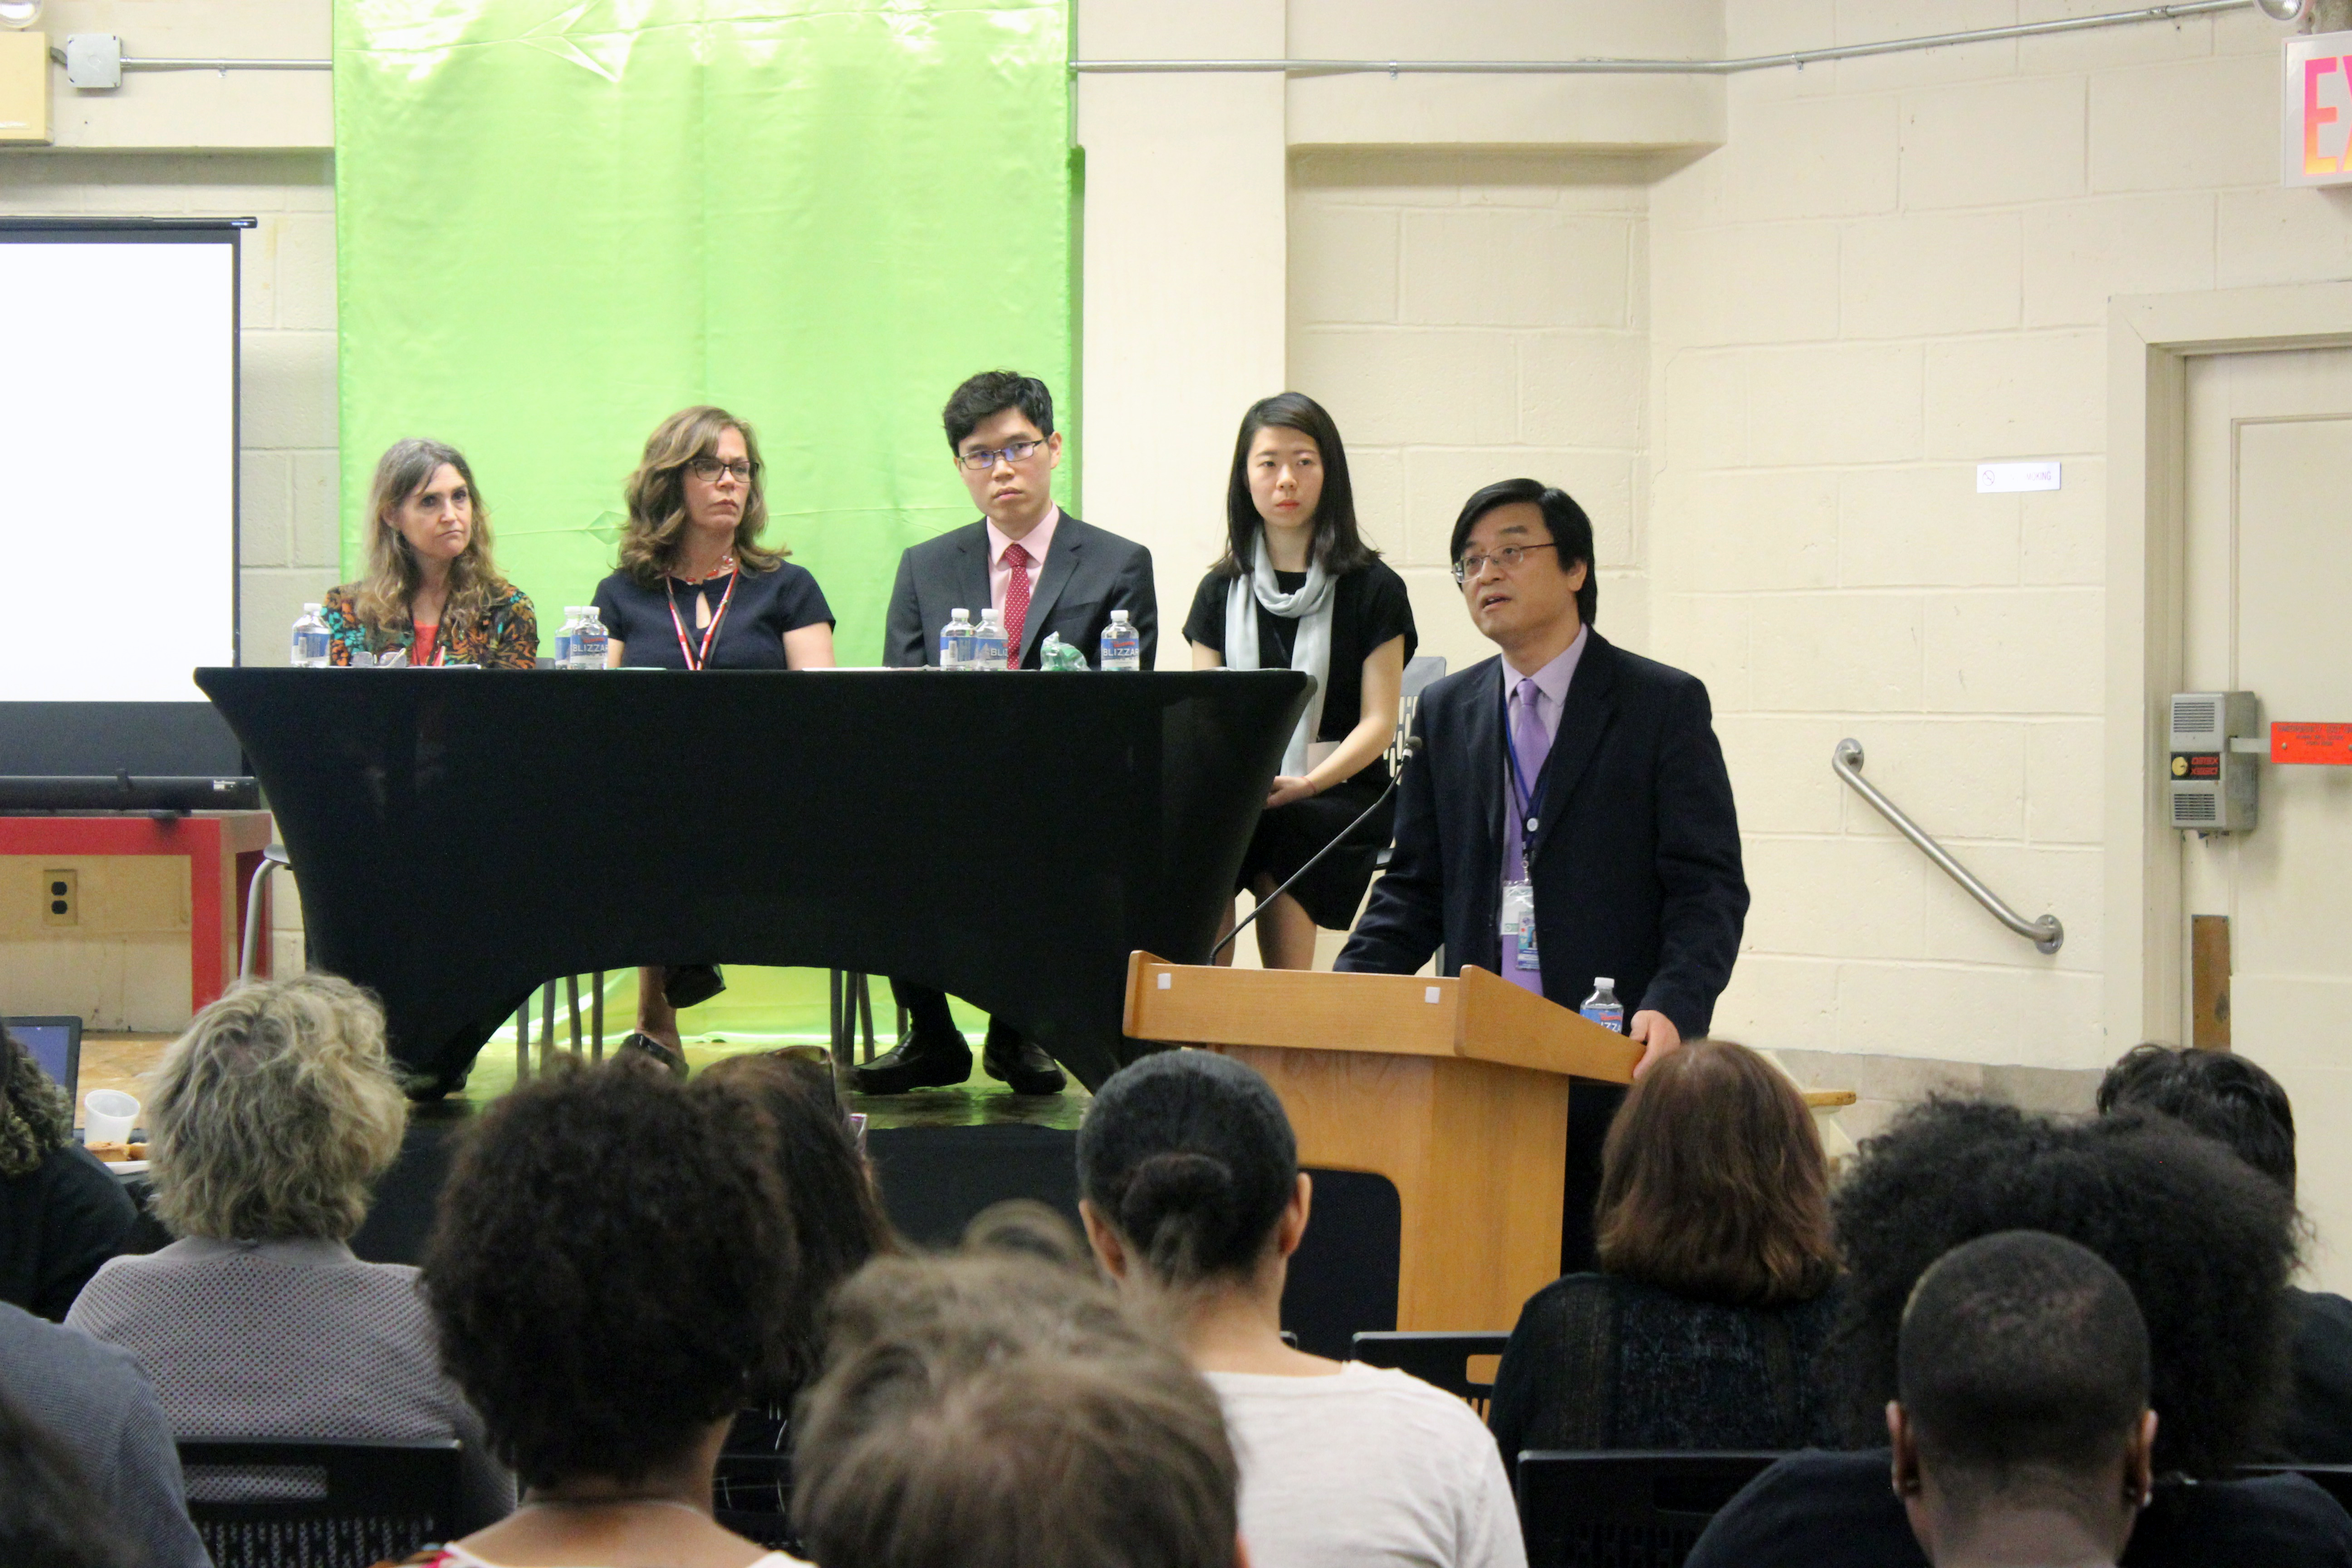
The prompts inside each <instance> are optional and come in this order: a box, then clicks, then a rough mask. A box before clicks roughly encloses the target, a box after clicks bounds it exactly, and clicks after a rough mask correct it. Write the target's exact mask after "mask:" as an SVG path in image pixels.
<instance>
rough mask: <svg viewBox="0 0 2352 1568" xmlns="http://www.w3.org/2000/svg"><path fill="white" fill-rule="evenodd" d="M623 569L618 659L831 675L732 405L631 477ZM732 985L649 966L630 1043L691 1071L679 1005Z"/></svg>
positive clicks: (820, 630)
mask: <svg viewBox="0 0 2352 1568" xmlns="http://www.w3.org/2000/svg"><path fill="white" fill-rule="evenodd" d="M628 501H629V521H628V523H627V525H626V527H625V531H623V533H622V535H621V564H620V569H619V570H618V571H615V572H614V574H612V575H611V576H609V577H607V578H605V579H604V582H602V583H600V584H597V585H596V597H595V605H596V613H597V615H598V616H599V617H600V618H602V619H603V621H604V629H605V632H606V633H607V635H608V637H609V640H608V641H607V643H606V645H605V650H604V662H605V663H606V664H607V665H612V666H619V665H624V664H626V665H632V666H635V667H638V668H660V669H689V670H694V669H830V668H833V611H832V609H831V608H830V607H829V606H828V605H826V604H825V602H824V590H823V589H821V588H819V587H818V586H817V585H816V579H815V578H814V577H812V576H811V575H809V574H808V573H807V571H806V570H804V569H803V568H802V567H799V566H795V565H793V563H791V562H789V561H787V560H785V559H784V557H785V556H786V555H787V554H789V553H790V552H789V551H786V550H783V549H781V548H778V549H769V548H767V547H765V546H763V545H762V544H761V542H760V535H761V532H762V531H765V530H766V528H767V526H768V503H767V500H766V499H765V498H764V497H763V496H762V495H761V491H760V443H759V439H758V437H755V436H753V435H752V434H751V426H749V425H746V424H744V423H743V421H741V420H740V419H738V418H736V417H735V416H733V415H731V414H730V413H728V412H727V411H726V410H725V409H723V408H712V407H709V406H707V405H705V406H698V407H694V408H682V409H680V410H678V411H677V413H676V414H673V415H671V416H669V417H668V418H667V419H665V420H663V421H662V422H661V424H660V425H659V426H656V428H655V430H654V433H653V435H652V436H651V437H648V438H647V440H646V455H645V458H644V460H643V461H641V462H640V463H638V465H637V471H636V472H635V473H634V474H631V475H630V476H629V483H628ZM723 989H725V987H724V985H723V984H721V983H720V981H719V972H718V970H717V969H716V968H715V967H713V966H712V965H709V964H688V965H684V966H680V967H677V968H669V969H664V968H659V967H648V968H641V969H639V970H638V971H637V1027H636V1032H635V1034H633V1035H631V1036H630V1037H628V1039H627V1040H626V1041H625V1042H624V1045H625V1046H626V1047H629V1048H633V1049H635V1050H639V1051H643V1052H645V1053H646V1055H648V1056H651V1057H653V1058H655V1059H656V1060H657V1061H659V1062H660V1063H661V1064H662V1065H663V1066H665V1067H667V1068H669V1069H670V1070H671V1071H672V1072H674V1073H676V1074H677V1075H678V1076H679V1077H681V1078H683V1077H685V1076H686V1057H685V1054H684V1051H683V1049H682V1047H681V1046H680V1044H679V1039H678V1032H677V1009H678V1008H680V1007H690V1006H693V1005H696V1004H697V1003H699V1002H705V1001H708V1000H709V998H711V997H712V996H715V995H717V994H719V992H720V991H721V990H723Z"/></svg>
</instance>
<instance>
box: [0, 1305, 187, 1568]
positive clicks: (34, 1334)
mask: <svg viewBox="0 0 2352 1568" xmlns="http://www.w3.org/2000/svg"><path fill="white" fill-rule="evenodd" d="M60 1520H62V1521H64V1523H65V1526H66V1527H67V1529H68V1531H69V1534H70V1540H71V1543H72V1545H73V1546H74V1547H75V1548H76V1549H78V1550H79V1551H80V1552H84V1553H86V1554H87V1555H84V1556H74V1555H66V1556H58V1555H55V1554H54V1553H55V1552H56V1549H57V1548H56V1537H57V1534H58V1521H60ZM118 1547H119V1549H120V1550H119V1551H118V1550H117V1548H118ZM44 1553H50V1554H49V1555H44ZM0 1563H6V1564H7V1565H8V1568H47V1565H48V1564H51V1563H55V1564H59V1565H63V1564H75V1565H78V1568H79V1565H81V1564H89V1565H92V1568H95V1565H96V1564H99V1563H104V1564H108V1565H109V1568H112V1565H114V1564H117V1563H120V1564H121V1565H122V1568H212V1559H211V1558H210V1557H209V1556H208V1555H206V1553H205V1544H204V1542H202V1541H201V1540H199V1539H198V1538H197V1536H196V1529H195V1526H194V1525H193V1524H191V1523H189V1522H188V1505H187V1503H186V1501H185V1500H184V1496H183V1494H182V1491H181V1486H180V1456H179V1454H178V1453H177V1451H175V1450H174V1449H173V1446H172V1427H171V1423H169V1422H168V1421H166V1420H164V1418H163V1406H162V1405H159V1404H157V1403H156V1401H155V1389H154V1385H153V1384H150V1383H149V1382H148V1381H147V1375H146V1373H143V1372H142V1371H141V1370H140V1368H139V1363H138V1362H137V1361H136V1360H135V1359H133V1358H132V1357H131V1354H130V1353H129V1352H125V1351H121V1350H117V1349H116V1348H114V1347H113V1346H112V1345H102V1344H100V1343H99V1342H97V1341H96V1340H93V1339H91V1338H90V1337H89V1335H88V1334H82V1333H76V1332H75V1331H73V1330H71V1329H66V1328H60V1327H58V1325H57V1324H55V1323H51V1322H46V1321H43V1320H41V1319H39V1318H37V1317H34V1316H33V1315H32V1314H31V1313H30V1312H26V1311H20V1310H17V1309H16V1308H15V1307H11V1306H8V1305H6V1304H5V1303H0Z"/></svg>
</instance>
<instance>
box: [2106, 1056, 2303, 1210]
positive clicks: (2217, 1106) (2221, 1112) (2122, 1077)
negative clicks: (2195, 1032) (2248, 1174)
mask: <svg viewBox="0 0 2352 1568" xmlns="http://www.w3.org/2000/svg"><path fill="white" fill-rule="evenodd" d="M2128 1106H2137V1107H2139V1108H2140V1109H2141V1110H2157V1111H2161V1112H2163V1113H2164V1114H2165V1115H2167V1116H2169V1117H2171V1118H2172V1119H2173V1120H2174V1121H2179V1122H2182V1123H2184V1124H2185V1125H2187V1126H2188V1127H2189V1129H2191V1130H2192V1131H2198V1132H2202V1133H2203V1134H2205V1136H2206V1137H2208V1138H2218V1139H2220V1140H2221V1142H2224V1143H2227V1144H2228V1145H2229V1146H2230V1147H2231V1149H2232V1150H2234V1151H2236V1152H2237V1156H2238V1158H2239V1159H2241V1160H2243V1161H2244V1162H2245V1163H2247V1164H2249V1165H2252V1167H2253V1168H2254V1169H2255V1170H2257V1171H2260V1172H2261V1173H2263V1175H2265V1176H2268V1177H2270V1178H2271V1180H2273V1181H2274V1182H2276V1183H2278V1184H2279V1185H2281V1186H2283V1187H2284V1188H2285V1189H2286V1190H2287V1191H2288V1192H2289V1193H2292V1192H2294V1106H2292V1105H2291V1104H2289V1103H2288V1102H2287V1098H2286V1090H2285V1089H2281V1088H2280V1087H2279V1081H2278V1079H2274V1078H2273V1077H2272V1076H2271V1075H2270V1074H2268V1073H2266V1072H2264V1071H2263V1069H2262V1068H2258V1067H2256V1066H2255V1065H2254V1064H2253V1063H2252V1062H2250V1061H2248V1060H2247V1059H2246V1058H2243V1057H2237V1056H2231V1054H2230V1053H2229V1052H2227V1051H2200V1050H2198V1049H2196V1048H2195V1047H2172V1046H2153V1045H2151V1046H2134V1047H2132V1048H2131V1049H2130V1050H2128V1051H2126V1052H2125V1053H2124V1054H2123V1055H2122V1056H2121V1057H2120V1058H2117V1059H2116V1065H2115V1066H2113V1067H2111V1068H2108V1069H2107V1076H2106V1077H2105V1078H2103V1079H2100V1080H2099V1112H2100V1114H2101V1115H2105V1114H2107V1113H2108V1112H2110V1111H2115V1110H2123V1109H2125V1108H2126V1107H2128Z"/></svg>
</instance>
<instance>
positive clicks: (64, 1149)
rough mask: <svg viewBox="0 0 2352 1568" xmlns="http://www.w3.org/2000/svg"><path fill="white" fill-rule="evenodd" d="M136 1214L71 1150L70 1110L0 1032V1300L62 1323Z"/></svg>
mask: <svg viewBox="0 0 2352 1568" xmlns="http://www.w3.org/2000/svg"><path fill="white" fill-rule="evenodd" d="M138 1217H139V1211H138V1210H137V1208H135V1207H134V1206H133V1205H131V1199H130V1198H129V1197H127V1196H126V1195H124V1194H123V1191H122V1184H121V1182H118V1181H116V1180H115V1179H114V1173H112V1172H110V1171H109V1170H108V1169H107V1168H106V1167H105V1165H103V1164H102V1163H100V1162H99V1160H98V1158H97V1157H96V1156H95V1155H93V1154H91V1153H90V1152H89V1150H87V1149H84V1148H83V1147H82V1146H81V1145H80V1144H79V1142H75V1140H74V1135H73V1106H72V1104H71V1102H69V1101H68V1100H67V1099H66V1094H65V1090H63V1089H59V1088H58V1086H57V1084H56V1082H55V1081H54V1080H53V1079H50V1077H49V1075H48V1074H47V1073H46V1072H44V1071H42V1070H41V1064H40V1063H39V1062H37V1061H35V1060H34V1059H33V1053H32V1052H30V1051H28V1050H26V1048H25V1047H24V1046H23V1044H22V1043H20V1042H19V1041H17V1040H16V1038H15V1037H12V1036H11V1035H10V1034H9V1033H8V1031H7V1030H6V1029H5V1028H0V1301H10V1302H14V1303H15V1304H16V1305H17V1306H19V1307H22V1308H24V1309H25V1310H26V1311H29V1312H37V1313H39V1314H40V1315H41V1316H42V1317H44V1318H47V1319H49V1320H51V1321H63V1320H64V1318H65V1315H66V1309H67V1308H68V1307H70V1306H72V1305H73V1300H74V1297H75V1296H77V1295H79V1293H80V1291H81V1288H82V1286H83V1285H84V1284H86V1283H88V1282H89V1277H90V1276H91V1275H92V1274H95V1273H97V1272H98V1266H99V1265H100V1264H101V1263H103V1262H105V1261H106V1260H107V1259H108V1258H111V1257H113V1256H114V1255H115V1254H116V1253H118V1252H120V1251H121V1250H122V1247H123V1242H124V1238H125V1237H128V1236H129V1235H130V1234H131V1224H132V1222H133V1221H135V1220H136V1219H137V1218H138Z"/></svg>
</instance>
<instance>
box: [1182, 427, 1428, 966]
mask: <svg viewBox="0 0 2352 1568" xmlns="http://www.w3.org/2000/svg"><path fill="white" fill-rule="evenodd" d="M1184 637H1185V640H1187V641H1188V642H1190V643H1191V644H1192V668H1195V669H1216V668H1223V667H1227V666H1230V667H1231V668H1235V669H1282V668H1289V669H1297V670H1304V671H1305V672H1306V673H1307V674H1308V675H1311V676H1313V677H1314V678H1315V690H1314V692H1313V694H1312V695H1311V696H1309V697H1308V699H1307V713H1306V716H1305V717H1304V718H1302V719H1301V720H1300V721H1298V728H1297V730H1296V731H1293V733H1292V734H1291V737H1290V743H1289V746H1288V748H1287V750H1286V752H1284V755H1283V761H1282V771H1281V773H1279V774H1277V775H1276V778H1275V781H1274V789H1273V792H1272V793H1271V794H1269V795H1267V796H1266V797H1265V815H1264V816H1261V817H1259V818H1258V825H1257V832H1256V833H1255V836H1254V837H1252V838H1251V839H1250V846H1249V850H1248V852H1247V853H1246V854H1245V855H1244V856H1243V858H1242V868H1241V876H1240V879H1239V886H1240V887H1243V888H1247V889H1250V890H1251V891H1252V892H1253V893H1255V895H1256V896H1257V897H1258V898H1259V899H1261V900H1263V899H1265V898H1266V897H1267V896H1268V895H1270V894H1271V893H1273V891H1274V889H1276V888H1277V887H1279V886H1280V885H1281V884H1282V883H1283V882H1284V881H1285V880H1286V879H1288V878H1289V877H1290V876H1291V875H1292V874H1293V873H1294V872H1296V871H1297V870H1298V868H1300V867H1302V866H1304V865H1306V864H1307V861H1308V860H1309V859H1311V858H1314V856H1315V854H1316V852H1317V851H1318V850H1320V849H1321V848H1322V847H1324V846H1325V845H1327V844H1329V843H1330V842H1331V841H1332V840H1333V839H1334V838H1337V837H1339V836H1340V835H1341V834H1343V833H1346V832H1347V831H1348V826H1349V824H1350V823H1352V822H1354V821H1355V820H1356V818H1357V817H1359V816H1362V815H1363V814H1364V812H1365V811H1366V809H1368V808H1369V807H1370V805H1372V803H1373V802H1374V801H1376V800H1378V799H1379V798H1380V795H1381V791H1382V790H1384V789H1386V788H1387V787H1388V782H1389V769H1388V762H1387V760H1386V753H1387V752H1388V748H1389V742H1391V740H1392V739H1393V738H1394V737H1395V734H1396V727H1397V707H1398V702H1399V698H1400V692H1401V691H1402V686H1403V680H1404V663H1405V660H1406V659H1408V658H1412V650H1413V647H1414V646H1415V644H1416V643H1417V642H1418V640H1419V639H1418V637H1416V636H1415V634H1414V631H1413V625H1412V603H1411V602H1410V601H1409V600H1408V599H1407V598H1406V596H1405V587H1404V579H1402V577H1399V576H1398V575H1397V574H1396V573H1394V572H1393V571H1391V569H1390V568H1389V567H1388V566H1387V565H1386V564H1384V563H1382V562H1381V558H1380V552H1377V551H1375V550H1373V549H1371V548H1370V546H1368V545H1366V544H1365V543H1364V541H1363V538H1362V536H1361V535H1360V534H1359V533H1358V532H1357V531H1356V501H1355V492H1354V490H1353V489H1351V488H1350V487H1349V482H1348V453H1347V449H1346V448H1345V447H1342V446H1341V445H1340V443H1339V427H1338V426H1335V425H1334V424H1332V422H1331V416H1330V415H1328V414H1327V413H1325V412H1324V411H1323V408H1322V405H1319V404H1318V403H1317V402H1316V401H1315V400H1314V399H1313V398H1311V397H1307V396H1306V395H1303V394H1300V393H1296V392H1286V393H1282V394H1280V395H1277V396H1274V397H1268V398H1265V399H1264V400H1262V401H1260V402H1259V403H1257V404H1255V405H1253V406H1252V407H1251V409H1250V411H1249V412H1248V413H1247V414H1245V415H1244V416H1242V428H1241V435H1240V437H1239V438H1238V439H1237V440H1236V441H1235V442H1234V468H1233V477H1232V479H1231V480H1230V482H1228V484H1227V485H1226V487H1225V553H1224V555H1223V558H1222V559H1220V560H1219V561H1218V563H1216V565H1214V566H1213V567H1211V568H1210V570H1209V574H1208V575H1207V576H1206V577H1204V578H1202V580H1201V587H1200V591H1199V592H1198V593H1196V594H1194V595H1192V614H1191V615H1190V616H1186V617H1185V620H1184ZM1394 821H1395V812H1394V808H1393V806H1391V808H1390V809H1388V810H1384V811H1381V812H1380V813H1378V814H1377V815H1375V816H1373V817H1372V818H1371V819H1370V821H1368V822H1366V823H1365V824H1364V826H1362V827H1360V828H1358V829H1357V830H1356V831H1355V832H1354V834H1353V835H1351V836H1350V837H1349V839H1348V841H1347V842H1346V843H1345V844H1343V845H1341V846H1340V847H1339V848H1337V849H1335V850H1333V851H1332V852H1331V853H1330V854H1329V855H1328V856H1325V857H1324V858H1323V860H1322V862H1321V864H1319V865H1318V866H1317V867H1316V868H1314V869H1313V870H1312V871H1309V872H1308V873H1307V875H1306V877H1304V878H1303V879H1300V881H1299V882H1298V885H1297V886H1296V887H1294V888H1292V889H1290V891H1288V892H1287V893H1285V894H1283V895H1282V896H1281V897H1280V898H1278V899H1275V900H1273V902H1272V903H1271V904H1270V905H1268V907H1267V909H1266V911H1265V913H1264V914H1263V915H1260V916H1259V917H1258V921H1257V948H1258V956H1259V958H1260V961H1261V962H1263V963H1265V966H1266V967H1267V968H1268V969H1311V968H1313V967H1314V964H1315V931H1316V929H1317V928H1318V926H1319V927H1328V928H1330V929H1332V930H1337V931H1345V930H1346V929H1347V928H1348V927H1349V926H1350V925H1352V924H1353V923H1355V919H1356V906H1357V905H1359V904H1360V903H1361V902H1362V901H1363V898H1364V889H1365V888H1366V887H1367V886H1368V885H1369V884H1370V881H1371V879H1372V866H1373V861H1374V859H1375V858H1377V857H1378V855H1379V854H1380V851H1381V847H1382V846H1384V845H1386V844H1387V843H1388V841H1389V835H1390V832H1391V827H1392V826H1393V824H1394ZM1233 920H1234V914H1233V910H1232V907H1231V906H1230V905H1228V906H1227V908H1226V910H1225V916H1224V921H1223V930H1221V931H1219V932H1218V934H1219V935H1220V936H1223V934H1224V931H1230V930H1231V929H1232V928H1233ZM1218 961H1219V962H1220V963H1231V962H1232V961H1233V950H1232V949H1231V948H1229V947H1228V948H1221V949H1219V951H1218Z"/></svg>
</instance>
